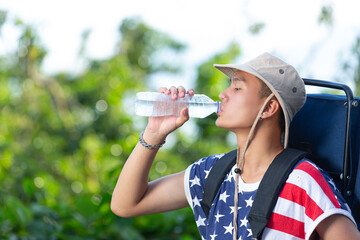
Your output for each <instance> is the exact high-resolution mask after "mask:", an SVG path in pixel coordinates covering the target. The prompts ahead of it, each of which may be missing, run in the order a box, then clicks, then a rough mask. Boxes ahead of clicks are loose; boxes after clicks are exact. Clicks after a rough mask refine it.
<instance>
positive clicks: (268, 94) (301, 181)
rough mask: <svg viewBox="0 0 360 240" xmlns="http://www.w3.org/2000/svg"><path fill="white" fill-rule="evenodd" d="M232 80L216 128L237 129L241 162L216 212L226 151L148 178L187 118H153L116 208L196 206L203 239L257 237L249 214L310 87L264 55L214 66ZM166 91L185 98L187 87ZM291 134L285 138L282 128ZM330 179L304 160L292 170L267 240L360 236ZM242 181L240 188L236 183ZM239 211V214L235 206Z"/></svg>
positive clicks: (126, 212) (122, 181) (123, 212)
mask: <svg viewBox="0 0 360 240" xmlns="http://www.w3.org/2000/svg"><path fill="white" fill-rule="evenodd" d="M215 67H216V68H217V69H219V70H220V71H222V72H224V73H225V74H226V75H227V76H228V77H229V78H230V80H231V85H230V87H229V88H227V89H226V90H225V91H223V92H222V93H221V94H220V95H219V97H220V99H221V100H222V103H221V106H220V111H219V112H218V119H217V121H216V125H217V126H218V127H221V128H224V129H227V130H229V131H232V132H234V133H235V135H236V138H237V143H238V157H237V163H236V165H235V166H234V167H233V169H232V170H231V171H230V172H229V173H228V175H227V176H226V177H225V180H224V182H223V183H222V185H221V187H220V189H219V192H218V195H217V196H216V197H215V199H214V201H213V205H212V206H211V209H210V212H209V217H208V218H206V217H205V214H204V211H203V209H202V207H201V202H202V197H203V190H204V185H205V182H206V178H207V173H208V172H209V170H210V169H211V167H212V166H213V164H214V163H215V162H216V161H217V160H219V158H220V157H221V156H222V155H212V156H209V157H205V158H202V159H200V160H198V161H197V162H195V163H194V164H192V165H190V166H189V167H188V168H187V169H186V170H185V171H183V172H180V173H177V174H173V175H169V176H166V177H163V178H160V179H158V180H155V181H153V182H150V183H148V175H149V171H150V167H151V165H152V162H153V160H154V158H155V156H156V153H157V151H158V148H159V147H161V146H162V144H163V143H164V142H165V138H166V136H167V135H168V134H169V133H171V132H172V131H174V130H175V129H177V128H179V127H180V126H182V125H183V124H184V123H185V122H186V121H187V120H188V119H189V117H188V112H187V109H186V108H185V109H183V110H182V112H181V115H180V116H179V117H176V116H169V117H150V118H149V122H148V125H147V127H146V129H145V131H144V132H143V133H142V134H141V135H140V141H139V143H138V144H137V145H136V147H135V148H134V150H133V152H132V154H131V155H130V157H129V159H128V160H127V162H126V164H125V166H124V168H123V170H122V172H121V174H120V176H119V179H118V182H117V185H116V187H115V189H114V193H113V197H112V202H111V209H112V211H113V212H114V213H115V214H117V215H119V216H122V217H135V216H139V215H146V214H153V213H158V212H164V211H170V210H175V209H179V208H183V207H186V206H189V205H190V207H191V208H192V209H193V212H194V215H195V220H196V224H197V226H198V229H199V232H200V235H201V238H202V239H222V240H223V239H236V240H237V239H251V235H252V233H251V228H250V226H249V223H248V220H247V216H248V214H249V211H250V208H251V206H252V201H253V200H254V197H255V194H256V190H257V188H258V186H259V183H260V181H261V179H262V178H263V176H264V174H265V172H266V170H267V169H268V167H269V165H270V164H271V162H272V161H273V159H274V158H275V157H276V156H277V155H278V154H279V153H280V152H281V151H283V149H284V148H286V147H287V141H288V129H289V124H290V121H291V119H292V118H293V116H294V115H295V114H296V112H297V111H298V110H299V109H300V108H301V107H302V105H303V104H304V102H305V98H306V95H305V87H304V83H303V81H302V79H301V78H300V77H299V75H298V73H297V72H296V70H295V69H294V68H293V67H292V66H290V65H288V64H287V63H285V62H283V61H282V60H280V59H278V58H276V57H274V56H272V55H270V54H268V53H265V54H262V55H260V56H259V57H257V58H255V59H254V60H251V61H249V62H247V63H245V64H243V65H215ZM159 92H163V93H164V94H171V95H172V96H173V99H176V98H178V97H180V98H182V97H184V96H185V93H188V94H190V95H193V94H194V91H193V90H189V91H188V92H186V91H185V89H184V88H183V87H179V88H175V87H171V88H170V89H166V88H161V89H160V90H159ZM283 132H284V137H282V133H283ZM327 179H328V178H327V177H324V176H323V175H322V171H320V170H319V169H318V168H317V167H316V166H315V165H314V164H313V163H311V162H309V161H308V160H307V159H303V160H301V161H300V163H299V164H298V165H297V166H296V167H295V168H294V170H293V171H292V173H291V174H290V175H289V178H288V179H287V182H286V184H285V186H284V188H283V190H282V192H281V194H280V196H279V198H278V201H277V203H276V205H275V208H274V210H273V214H272V216H271V219H270V221H269V223H268V224H267V226H266V228H265V230H264V233H263V236H262V237H263V239H311V238H315V237H316V236H317V235H319V236H320V237H321V238H322V239H360V233H359V232H358V231H357V228H356V226H355V224H354V220H353V218H352V216H351V214H350V213H349V210H348V207H347V205H346V203H345V202H344V201H343V200H342V198H341V196H340V194H339V193H338V191H337V190H336V189H334V188H333V185H331V184H328V182H327V181H326V180H327ZM235 186H237V187H235ZM234 210H235V211H234Z"/></svg>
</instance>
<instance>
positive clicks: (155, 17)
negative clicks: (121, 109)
mask: <svg viewBox="0 0 360 240" xmlns="http://www.w3.org/2000/svg"><path fill="white" fill-rule="evenodd" d="M328 3H330V4H332V6H333V9H334V17H335V25H334V26H333V28H332V29H329V28H328V27H326V26H323V25H322V26H319V24H318V22H317V18H318V16H319V13H320V7H321V6H322V4H328ZM0 9H2V10H7V11H8V12H9V18H10V19H14V18H15V17H19V18H20V19H22V20H23V21H24V22H25V23H28V24H32V25H34V26H36V27H37V29H38V32H39V33H40V36H41V39H42V41H43V43H44V45H45V46H46V47H47V49H48V50H49V54H48V56H47V58H46V59H45V65H44V70H45V71H46V72H48V73H54V72H58V71H77V70H79V69H81V66H82V65H81V63H80V62H79V60H78V57H77V53H78V51H79V46H80V41H81V34H82V32H83V31H84V29H91V30H92V33H91V35H90V39H89V43H88V48H87V49H88V54H89V55H90V57H92V58H105V57H108V56H109V55H110V54H112V53H113V52H114V48H115V43H116V41H117V40H118V39H119V35H118V27H119V25H120V23H121V21H122V20H123V19H124V18H126V17H131V16H140V17H142V18H143V20H144V21H145V22H146V23H147V24H148V25H150V26H152V27H153V28H155V29H157V30H160V31H163V32H166V33H168V34H169V35H171V36H173V37H174V38H175V39H177V40H179V41H181V42H183V43H185V44H187V45H188V50H187V51H186V53H185V54H184V56H183V60H184V66H183V67H184V69H185V70H186V71H185V72H184V74H183V75H181V76H178V77H174V79H172V83H171V84H174V82H175V83H176V84H182V85H184V86H185V87H187V88H189V87H193V83H192V81H191V80H192V79H193V78H194V72H195V67H196V66H197V65H199V64H200V63H202V62H203V61H206V60H207V59H208V57H210V56H212V55H213V54H215V53H218V52H221V51H223V50H224V49H226V47H227V46H228V44H229V43H230V42H231V41H236V42H238V43H239V44H240V46H241V49H242V50H243V55H242V57H241V59H239V61H246V60H249V59H251V58H253V57H256V56H257V55H259V54H261V53H263V52H265V51H268V52H271V53H273V54H275V55H277V56H279V57H280V58H282V59H283V60H285V61H287V62H288V63H290V64H292V65H293V66H295V67H296V68H297V69H298V71H299V72H300V75H301V76H302V77H313V78H318V79H326V80H333V79H334V77H335V76H339V75H337V74H338V72H339V70H340V67H339V64H340V63H341V60H342V59H345V58H347V57H348V55H349V54H350V51H351V47H352V45H353V44H354V41H355V38H356V37H357V36H360V18H359V16H358V10H359V9H360V1H352V0H341V1H336V2H335V0H333V1H331V0H305V1H300V0H298V1H289V0H272V1H268V0H251V1H250V0H222V1H215V0H182V1H172V0H152V1H146V0H131V1H124V0H116V1H115V0H102V1H99V0H75V1H73V0H71V1H70V0H62V1H48V0H32V1H28V0H7V1H5V0H3V1H0ZM255 22H264V23H265V24H266V26H265V29H264V31H262V32H261V33H260V34H259V35H256V36H253V35H251V34H250V33H249V32H248V26H249V24H251V23H255ZM17 34H18V33H17V32H16V29H15V28H13V27H11V26H10V24H7V25H5V26H4V27H3V29H2V32H1V35H0V54H4V53H6V52H9V51H10V49H14V48H15V47H16V44H17V42H16V40H17ZM170 77H171V76H170ZM167 78H169V76H166V78H165V77H162V78H161V77H159V78H158V79H156V81H155V84H156V85H157V86H162V85H165V86H168V84H169V82H168V80H169V79H167Z"/></svg>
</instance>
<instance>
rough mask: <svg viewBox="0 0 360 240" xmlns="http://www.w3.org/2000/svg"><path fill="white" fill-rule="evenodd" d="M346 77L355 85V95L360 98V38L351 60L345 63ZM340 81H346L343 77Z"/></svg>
mask: <svg viewBox="0 0 360 240" xmlns="http://www.w3.org/2000/svg"><path fill="white" fill-rule="evenodd" d="M343 69H344V72H345V74H346V75H345V76H347V78H348V79H351V81H352V82H353V83H354V95H355V96H357V97H360V36H358V37H357V38H356V39H355V43H354V45H353V46H352V48H351V54H350V57H349V59H346V60H345V61H344V62H343ZM339 81H342V82H343V81H344V77H341V78H340V79H339Z"/></svg>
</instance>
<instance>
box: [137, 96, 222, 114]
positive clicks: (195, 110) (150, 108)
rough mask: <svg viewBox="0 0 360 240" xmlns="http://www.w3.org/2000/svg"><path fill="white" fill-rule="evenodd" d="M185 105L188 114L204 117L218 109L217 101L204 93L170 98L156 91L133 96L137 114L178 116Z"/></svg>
mask: <svg viewBox="0 0 360 240" xmlns="http://www.w3.org/2000/svg"><path fill="white" fill-rule="evenodd" d="M185 107H187V108H188V110H189V116H190V117H193V118H204V117H207V116H209V115H210V114H212V113H214V112H216V113H217V112H218V110H219V102H215V101H214V100H212V99H211V98H209V97H208V96H206V95H204V94H195V95H193V96H192V97H191V96H190V95H188V94H186V95H185V97H184V98H180V97H178V98H177V99H176V100H173V99H171V95H166V94H164V93H158V92H139V93H137V94H136V98H135V114H136V115H139V116H152V117H159V116H169V115H175V116H180V112H181V110H182V109H183V108H185Z"/></svg>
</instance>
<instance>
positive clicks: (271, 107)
mask: <svg viewBox="0 0 360 240" xmlns="http://www.w3.org/2000/svg"><path fill="white" fill-rule="evenodd" d="M279 109H280V104H279V102H278V100H276V99H275V98H273V99H271V100H270V101H269V102H268V103H267V104H266V106H265V109H264V111H263V113H262V115H261V118H262V119H266V118H269V117H272V116H274V115H275V114H276V113H277V112H278V111H279Z"/></svg>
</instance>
